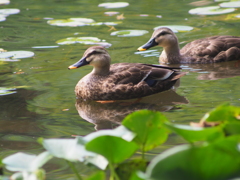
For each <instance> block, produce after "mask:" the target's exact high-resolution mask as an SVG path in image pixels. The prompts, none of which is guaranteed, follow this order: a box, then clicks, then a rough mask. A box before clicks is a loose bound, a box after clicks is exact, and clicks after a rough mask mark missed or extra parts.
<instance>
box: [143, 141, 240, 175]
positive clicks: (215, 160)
mask: <svg viewBox="0 0 240 180" xmlns="http://www.w3.org/2000/svg"><path fill="white" fill-rule="evenodd" d="M238 141H239V137H237V138H235V137H234V138H233V137H230V138H225V139H221V140H219V141H217V142H214V143H212V144H208V145H205V146H199V147H197V146H196V147H195V146H190V145H181V146H175V147H174V148H172V149H169V150H167V151H165V152H163V153H162V154H160V155H158V156H156V157H155V158H154V159H153V160H152V162H151V163H150V165H149V166H148V168H147V171H146V172H147V175H148V176H149V177H150V178H151V179H163V180H172V179H177V180H186V179H194V180H203V179H204V180H226V179H229V178H230V177H234V176H236V175H239V174H240V173H239V169H240V152H239V150H238V149H237V148H238V147H237V145H238Z"/></svg>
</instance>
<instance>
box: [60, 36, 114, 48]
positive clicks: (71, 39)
mask: <svg viewBox="0 0 240 180" xmlns="http://www.w3.org/2000/svg"><path fill="white" fill-rule="evenodd" d="M56 43H57V44H60V45H66V44H75V43H80V44H87V45H93V44H96V45H101V46H104V47H110V46H111V44H110V43H107V42H105V41H104V40H101V39H99V38H97V37H69V38H65V39H60V40H58V41H57V42H56Z"/></svg>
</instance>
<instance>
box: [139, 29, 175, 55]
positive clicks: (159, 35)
mask: <svg viewBox="0 0 240 180" xmlns="http://www.w3.org/2000/svg"><path fill="white" fill-rule="evenodd" d="M175 44H178V40H177V37H176V35H175V34H174V32H173V31H172V30H171V29H169V28H167V27H161V28H158V29H156V30H155V31H154V32H153V34H152V37H151V38H150V40H149V41H148V42H147V43H146V44H144V45H143V46H141V47H139V48H138V49H137V50H138V51H145V50H147V49H149V48H151V47H154V46H161V47H163V48H168V47H171V46H173V45H175Z"/></svg>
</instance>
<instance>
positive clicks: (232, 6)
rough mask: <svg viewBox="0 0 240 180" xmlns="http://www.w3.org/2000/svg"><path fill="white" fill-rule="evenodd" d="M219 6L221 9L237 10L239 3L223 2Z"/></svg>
mask: <svg viewBox="0 0 240 180" xmlns="http://www.w3.org/2000/svg"><path fill="white" fill-rule="evenodd" d="M219 6H220V7H223V8H239V7H240V1H231V2H224V3H221V4H219Z"/></svg>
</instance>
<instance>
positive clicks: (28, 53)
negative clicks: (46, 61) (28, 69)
mask: <svg viewBox="0 0 240 180" xmlns="http://www.w3.org/2000/svg"><path fill="white" fill-rule="evenodd" d="M33 56H34V52H31V51H8V52H2V53H0V58H10V57H11V58H16V59H21V58H29V57H33Z"/></svg>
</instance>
